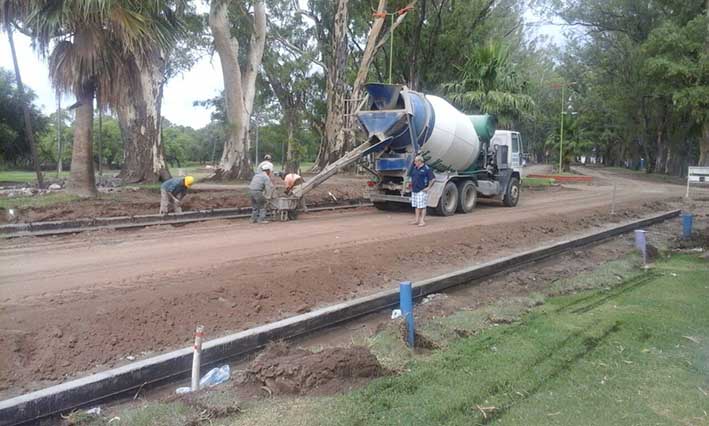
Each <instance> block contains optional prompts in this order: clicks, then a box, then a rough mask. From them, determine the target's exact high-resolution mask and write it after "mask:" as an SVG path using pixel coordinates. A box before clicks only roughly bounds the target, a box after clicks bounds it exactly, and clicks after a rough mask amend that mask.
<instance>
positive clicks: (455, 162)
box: [277, 83, 523, 220]
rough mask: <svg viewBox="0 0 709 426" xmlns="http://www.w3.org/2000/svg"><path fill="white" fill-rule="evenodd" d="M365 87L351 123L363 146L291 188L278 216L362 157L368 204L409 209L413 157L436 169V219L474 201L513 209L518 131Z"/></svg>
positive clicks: (438, 102) (466, 209)
mask: <svg viewBox="0 0 709 426" xmlns="http://www.w3.org/2000/svg"><path fill="white" fill-rule="evenodd" d="M365 90H366V92H367V96H366V98H365V100H364V103H363V105H361V108H360V110H359V111H358V112H357V119H358V120H359V122H360V124H361V125H362V127H363V129H364V131H365V132H366V133H367V138H368V139H367V142H365V143H362V144H361V145H359V146H358V147H357V148H355V149H354V150H352V151H350V152H348V153H347V154H346V155H344V156H343V157H342V158H340V159H339V160H338V161H336V162H334V163H332V164H330V165H329V166H327V167H326V168H325V169H324V170H323V171H322V172H321V173H319V174H318V175H317V176H315V177H313V178H312V179H310V180H309V181H308V182H306V183H305V184H304V185H302V186H301V187H297V188H296V190H294V191H293V195H292V196H291V197H284V198H281V199H279V200H278V201H279V203H278V207H277V209H278V210H279V211H281V217H282V219H284V220H285V219H287V218H288V217H289V216H290V215H292V216H294V209H295V206H296V203H297V201H296V200H297V199H300V198H301V197H302V196H303V195H304V194H305V193H306V192H308V191H309V190H311V189H312V188H314V187H315V186H317V185H319V184H320V183H322V182H324V181H325V180H326V179H328V178H329V177H330V176H332V175H334V174H335V173H337V171H338V170H340V169H342V168H343V167H346V166H347V165H349V164H352V163H354V162H356V161H359V160H361V159H363V158H368V159H369V160H370V161H369V164H371V165H373V167H372V168H370V169H369V170H370V171H371V172H372V174H373V175H374V179H372V180H371V181H370V182H369V187H370V190H369V197H370V199H371V200H372V203H373V204H374V206H375V207H377V208H378V209H382V210H389V209H392V208H394V207H396V206H397V205H399V204H403V203H406V204H408V203H410V196H411V184H410V181H409V178H408V171H409V168H410V167H411V165H412V163H413V160H414V157H415V156H416V155H417V154H420V155H422V156H423V157H424V159H425V160H426V163H427V164H428V165H429V166H431V167H432V168H433V170H434V174H435V176H436V180H435V183H434V186H433V187H432V189H431V190H430V191H429V196H428V207H429V208H431V209H434V210H435V212H437V213H438V214H439V215H442V216H450V215H453V214H454V213H456V212H458V213H470V212H471V211H472V210H473V208H474V207H475V204H476V201H477V199H478V197H485V198H497V199H499V200H501V201H502V203H503V204H504V205H505V206H508V207H514V206H516V205H517V202H518V201H519V197H520V184H521V180H522V176H521V161H522V155H523V154H522V139H521V137H520V134H519V133H518V132H514V131H500V130H498V131H496V129H495V127H496V122H495V119H494V117H493V116H490V115H465V114H463V113H462V112H460V111H458V110H457V109H456V108H455V107H453V106H452V105H451V104H449V103H448V102H446V101H445V100H443V99H442V98H439V97H437V96H430V95H424V94H423V93H419V92H415V91H412V90H409V89H408V88H407V87H406V86H402V85H393V84H381V83H371V84H368V85H366V86H365ZM291 218H292V217H291Z"/></svg>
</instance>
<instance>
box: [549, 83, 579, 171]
mask: <svg viewBox="0 0 709 426" xmlns="http://www.w3.org/2000/svg"><path fill="white" fill-rule="evenodd" d="M574 85H576V82H575V81H573V82H571V83H554V84H553V85H552V87H555V88H561V130H560V131H559V174H561V173H562V172H563V169H562V167H563V161H564V106H565V105H566V100H565V99H564V89H565V88H566V87H567V86H574Z"/></svg>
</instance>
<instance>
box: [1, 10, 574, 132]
mask: <svg viewBox="0 0 709 426" xmlns="http://www.w3.org/2000/svg"><path fill="white" fill-rule="evenodd" d="M525 18H526V19H527V20H528V21H530V22H537V21H539V18H537V17H536V16H534V15H533V14H531V13H528V14H526V15H525ZM534 30H535V31H536V32H537V33H538V34H543V35H548V36H549V37H550V38H551V40H552V41H553V42H554V43H556V44H563V36H562V35H561V32H560V29H559V27H557V26H554V25H542V26H536V27H534ZM15 46H16V48H17V56H18V59H19V62H20V72H21V73H22V81H23V82H24V84H25V86H27V87H29V88H31V89H32V90H33V91H34V92H35V93H36V94H37V101H36V103H37V105H39V106H40V108H41V109H42V111H43V112H44V113H45V114H51V113H52V112H54V111H55V110H56V98H55V95H54V90H53V89H52V86H51V83H50V81H49V75H48V71H47V63H46V61H45V60H43V59H42V58H39V57H38V55H37V54H36V53H35V52H34V50H33V49H32V47H31V44H30V40H29V39H28V38H27V37H25V36H24V35H22V34H18V33H15ZM0 66H1V67H3V68H6V69H8V70H12V56H11V54H10V45H9V44H8V41H7V37H4V36H3V37H0ZM222 87H223V80H222V74H221V65H220V63H219V56H218V55H216V54H215V55H214V56H213V57H205V58H202V60H200V61H199V62H198V63H197V64H196V65H195V66H194V67H193V68H192V69H191V70H189V71H188V72H186V73H184V74H182V75H179V76H177V77H175V78H173V79H171V80H170V81H169V82H168V83H167V85H166V86H165V91H164V96H163V103H162V113H163V116H164V117H166V118H167V119H168V120H170V121H171V122H172V123H175V124H181V125H185V126H192V127H194V128H200V127H203V126H205V125H206V124H207V123H209V116H210V114H211V112H210V111H209V110H207V109H205V108H202V107H195V106H192V103H193V102H194V101H198V100H203V99H209V98H213V97H214V96H216V95H218V94H219V92H220V91H221V89H222ZM74 101H75V100H74V97H73V96H65V97H64V98H63V99H62V105H63V106H67V105H70V104H73V103H74Z"/></svg>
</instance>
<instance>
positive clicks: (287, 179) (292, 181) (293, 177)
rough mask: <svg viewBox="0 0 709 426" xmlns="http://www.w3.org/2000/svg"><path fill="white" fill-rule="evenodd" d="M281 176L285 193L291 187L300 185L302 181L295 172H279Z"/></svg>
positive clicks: (290, 189) (288, 191)
mask: <svg viewBox="0 0 709 426" xmlns="http://www.w3.org/2000/svg"><path fill="white" fill-rule="evenodd" d="M281 178H283V182H284V183H285V184H286V194H290V193H291V191H293V188H295V187H296V186H298V185H302V184H303V182H304V180H303V178H302V177H300V175H298V174H297V173H288V174H284V173H281Z"/></svg>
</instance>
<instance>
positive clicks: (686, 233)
mask: <svg viewBox="0 0 709 426" xmlns="http://www.w3.org/2000/svg"><path fill="white" fill-rule="evenodd" d="M693 221H694V216H693V215H692V213H682V239H685V240H688V239H689V238H691V237H692V222H693Z"/></svg>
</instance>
